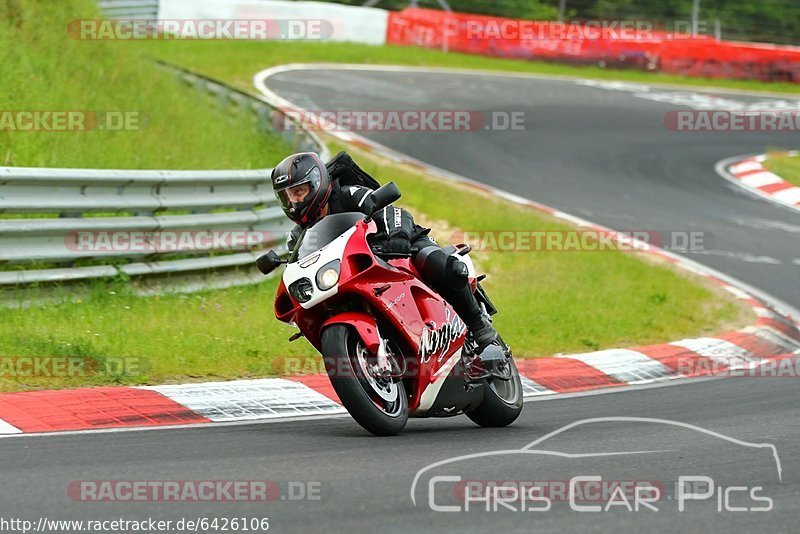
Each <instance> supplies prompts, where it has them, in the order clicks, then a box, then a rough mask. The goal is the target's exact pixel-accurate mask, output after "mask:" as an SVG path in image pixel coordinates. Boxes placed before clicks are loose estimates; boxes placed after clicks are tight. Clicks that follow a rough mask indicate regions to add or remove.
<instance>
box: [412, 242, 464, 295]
mask: <svg viewBox="0 0 800 534" xmlns="http://www.w3.org/2000/svg"><path fill="white" fill-rule="evenodd" d="M414 266H415V267H416V268H417V270H418V271H419V273H420V274H421V275H422V278H423V279H424V280H425V282H426V283H428V284H430V285H431V287H432V288H433V289H435V290H437V291H440V292H441V290H442V289H448V288H449V289H461V288H464V287H466V286H467V283H468V277H469V270H468V269H467V265H466V264H465V263H464V262H462V261H459V260H458V258H455V257H454V256H450V255H448V254H447V253H446V252H445V251H443V250H442V249H441V248H439V247H433V246H432V247H426V248H424V249H422V250H421V251H420V252H419V254H417V255H416V257H415V258H414Z"/></svg>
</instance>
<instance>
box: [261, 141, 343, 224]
mask: <svg viewBox="0 0 800 534" xmlns="http://www.w3.org/2000/svg"><path fill="white" fill-rule="evenodd" d="M300 186H305V187H300ZM272 189H273V191H275V196H276V197H278V201H279V202H280V203H281V207H282V208H283V212H284V213H285V214H286V216H287V217H289V218H290V219H291V220H293V221H294V222H296V223H297V224H300V225H306V224H310V223H313V222H315V221H316V220H317V219H319V217H320V214H321V213H322V210H323V208H324V207H325V204H327V203H328V199H329V198H330V196H331V191H332V190H333V183H332V181H331V179H330V176H328V169H326V168H325V164H324V163H322V160H321V159H319V156H318V155H317V154H315V153H313V152H301V153H299V154H292V155H291V156H289V157H288V158H286V159H284V160H283V161H281V162H280V163H279V164H278V165H277V166H276V167H275V168H274V169H272Z"/></svg>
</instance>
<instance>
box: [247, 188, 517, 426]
mask: <svg viewBox="0 0 800 534" xmlns="http://www.w3.org/2000/svg"><path fill="white" fill-rule="evenodd" d="M372 198H373V200H374V201H375V206H376V208H375V213H377V212H378V211H379V210H381V209H383V208H384V207H386V206H388V205H389V204H391V203H393V202H395V201H396V200H397V199H399V198H400V191H399V190H398V188H397V186H396V185H395V184H394V183H392V182H390V183H388V184H386V185H384V186H383V187H381V188H380V189H378V190H376V191H374V192H373V193H372ZM376 233H377V227H376V225H375V222H374V221H373V220H372V216H371V215H370V216H366V217H365V216H364V215H363V214H360V213H339V214H332V215H328V216H326V217H324V218H322V219H321V220H320V221H319V222H317V223H316V224H315V225H313V226H311V227H310V228H308V229H306V230H305V231H304V232H303V233H302V234H301V236H300V238H299V239H298V242H297V245H296V246H295V249H294V251H293V253H292V254H291V256H290V257H289V259H288V260H283V259H281V258H280V257H279V256H278V255H277V254H276V253H275V252H274V251H269V252H268V253H267V254H265V255H264V256H262V257H260V258H259V259H258V262H257V264H258V267H259V269H260V270H261V272H262V273H264V274H269V273H270V272H272V271H273V270H274V269H275V268H277V267H278V266H279V265H281V264H287V265H286V269H285V271H284V273H283V279H282V281H281V284H280V287H279V289H278V294H277V296H276V298H275V315H276V316H277V318H278V320H280V321H283V322H285V323H288V324H290V325H292V326H295V327H297V328H298V329H299V330H300V333H299V334H295V335H294V336H292V340H294V339H297V338H299V337H301V336H305V338H306V339H307V340H308V341H309V342H310V343H311V344H312V345H313V346H314V347H315V348H316V349H317V350H318V351H319V352H320V353H321V354H322V356H323V360H324V362H325V368H326V370H327V372H328V376H329V377H330V380H331V383H332V385H333V388H334V390H335V391H336V393H337V394H338V395H339V398H340V400H341V401H342V404H343V405H344V407H345V408H346V409H347V411H348V412H349V413H350V415H351V416H352V417H353V419H355V420H356V421H357V422H358V423H359V424H360V425H361V426H362V427H364V428H365V429H367V430H368V431H370V432H372V433H373V434H376V435H393V434H397V433H399V432H400V431H401V430H402V429H403V427H404V426H405V425H406V422H407V420H408V417H409V416H412V417H449V416H454V415H458V414H461V413H464V414H466V415H467V417H469V418H470V419H471V420H472V421H474V422H475V423H477V424H478V425H480V426H486V427H502V426H507V425H509V424H511V423H512V422H513V421H514V420H515V419H516V418H517V417H518V416H519V414H520V411H521V410H522V396H523V392H522V384H521V381H520V377H519V372H518V371H517V368H516V366H515V364H514V360H513V359H512V357H511V351H510V349H509V347H508V346H507V345H506V344H505V343H504V342H503V341H502V339H499V340H498V342H497V343H496V344H494V345H492V346H490V347H489V348H487V349H485V350H484V351H483V352H482V353H481V354H480V356H476V354H475V344H474V343H473V342H472V339H471V336H470V335H469V333H468V332H467V328H466V325H465V324H464V322H463V321H462V320H461V318H460V317H459V316H458V315H457V314H456V313H455V311H454V310H453V308H452V307H451V306H450V305H449V304H448V303H447V302H445V300H444V299H442V297H440V296H439V295H438V294H437V293H436V292H435V291H433V290H432V289H430V288H429V287H428V286H426V285H425V284H424V283H423V282H422V281H421V278H420V276H419V273H418V272H417V271H416V269H415V268H414V265H413V263H412V262H411V261H410V259H409V258H408V257H397V258H388V257H387V256H386V255H385V254H382V253H381V251H380V250H379V246H378V245H376V244H375V243H374V240H371V239H370V236H373V235H375V234H376ZM445 251H446V252H448V253H451V254H456V255H458V257H459V259H460V260H461V261H463V262H464V263H466V264H467V266H468V268H469V274H470V277H469V283H470V287H471V288H472V289H473V291H474V293H475V296H476V298H477V300H478V302H479V303H480V304H481V306H482V308H483V310H484V312H485V313H486V314H487V316H491V315H494V314H495V313H497V310H496V309H495V308H494V306H493V305H492V303H491V301H490V300H489V298H488V296H487V295H486V293H485V292H484V290H483V288H481V286H480V284H479V281H480V280H481V279H482V277H480V278H479V277H477V276H476V274H475V268H474V265H473V263H472V260H471V259H470V257H469V251H470V247H469V246H467V245H458V246H451V247H447V248H446V249H445ZM476 369H477V370H478V372H477V373H476V371H475V370H476Z"/></svg>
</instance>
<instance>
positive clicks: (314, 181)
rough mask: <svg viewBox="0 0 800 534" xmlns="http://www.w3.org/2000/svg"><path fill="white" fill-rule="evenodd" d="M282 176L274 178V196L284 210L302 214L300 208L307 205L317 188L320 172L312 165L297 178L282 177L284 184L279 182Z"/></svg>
mask: <svg viewBox="0 0 800 534" xmlns="http://www.w3.org/2000/svg"><path fill="white" fill-rule="evenodd" d="M281 178H282V177H278V178H276V180H275V183H276V185H275V196H276V197H277V198H278V201H279V202H280V203H281V206H282V207H283V208H284V209H285V210H289V211H291V212H292V213H296V214H298V215H302V213H301V212H302V210H303V209H304V208H305V207H306V206H308V205H309V204H310V203H311V201H312V200H313V199H314V197H315V196H316V194H317V191H318V190H319V184H320V172H319V169H318V168H316V167H314V168H313V169H311V171H310V172H309V173H308V174H307V175H306V176H304V177H303V178H301V179H299V180H290V179H288V178H284V182H285V183H286V185H285V186H283V187H280V186H279V185H277V184H279V183H280V181H281Z"/></svg>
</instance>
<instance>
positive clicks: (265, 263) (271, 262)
mask: <svg viewBox="0 0 800 534" xmlns="http://www.w3.org/2000/svg"><path fill="white" fill-rule="evenodd" d="M284 263H286V260H282V259H281V257H280V256H278V254H277V253H276V252H275V251H274V250H270V251H269V252H267V253H266V254H264V255H263V256H261V257H260V258H258V259H257V260H256V266H257V267H258V270H259V271H261V274H264V275H267V274H269V273H271V272H272V271H274V270H275V269H276V268H277V267H278V266H279V265H281V264H284Z"/></svg>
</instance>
